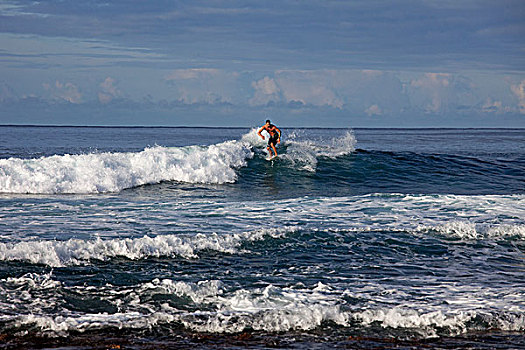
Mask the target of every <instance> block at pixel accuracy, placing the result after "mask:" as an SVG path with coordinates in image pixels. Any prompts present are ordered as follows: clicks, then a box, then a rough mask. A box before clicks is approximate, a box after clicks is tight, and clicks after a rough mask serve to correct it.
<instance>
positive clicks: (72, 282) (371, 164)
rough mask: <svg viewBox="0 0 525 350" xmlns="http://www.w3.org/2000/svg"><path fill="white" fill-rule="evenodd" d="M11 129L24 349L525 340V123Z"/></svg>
mask: <svg viewBox="0 0 525 350" xmlns="http://www.w3.org/2000/svg"><path fill="white" fill-rule="evenodd" d="M2 130H3V129H2V127H0V132H1V131H2ZM9 130H10V132H9V135H11V133H13V132H14V133H15V134H16V133H17V132H18V133H20V134H19V135H18V137H14V136H9V137H11V138H12V141H11V143H12V145H10V146H9V147H8V148H7V149H4V148H2V147H5V146H3V145H0V155H1V154H5V155H8V156H6V157H4V158H3V159H1V160H0V179H1V182H0V183H1V186H2V192H7V193H2V194H0V340H1V341H0V343H2V342H3V343H5V346H6V347H12V348H26V347H34V348H37V347H49V348H52V347H57V346H67V347H70V348H72V347H74V348H86V347H90V346H92V344H94V343H96V344H97V346H98V345H99V344H101V345H100V347H104V348H117V347H119V346H120V347H122V348H125V347H135V348H151V347H158V348H187V347H192V348H210V347H217V346H219V347H224V348H235V347H243V348H244V347H253V348H266V347H282V348H287V347H295V348H321V349H325V348H335V347H347V348H392V347H400V348H420V347H431V348H482V349H483V348H485V349H492V348H498V347H501V344H505V345H508V347H510V348H524V347H525V340H524V338H523V333H524V332H525V304H524V302H523V301H524V300H525V282H524V279H523V275H524V269H525V265H524V263H523V262H524V252H525V190H524V188H525V187H524V186H523V185H524V184H525V171H524V170H525V167H524V159H525V157H524V155H525V145H524V144H523V137H522V136H525V134H524V133H523V132H522V131H498V130H497V131H490V130H489V131H487V130H481V131H479V130H478V131H469V130H463V131H461V132H460V131H454V130H452V131H450V130H449V131H446V130H445V131H443V130H356V131H355V132H352V131H350V130H325V129H315V130H287V131H286V134H285V135H286V138H284V137H283V141H282V143H281V144H280V145H279V148H278V150H279V153H280V155H279V157H278V158H277V159H275V160H273V161H267V160H265V157H266V142H265V141H263V140H262V139H261V138H259V137H258V136H257V134H256V130H246V129H243V130H240V129H239V130H237V131H235V130H218V129H152V130H150V129H146V130H142V129H140V130H135V129H131V130H130V129H115V130H114V129H106V128H103V129H100V130H98V129H97V130H91V129H89V130H83V129H82V130H77V129H75V128H72V129H71V130H70V129H60V128H58V131H60V132H62V133H66V134H67V133H71V134H72V135H70V137H63V138H62V139H64V140H72V141H70V142H72V144H70V145H65V146H64V147H63V148H61V149H60V152H59V148H57V147H56V146H50V147H47V146H45V145H44V144H43V143H39V142H40V141H38V140H35V141H23V142H22V141H19V142H20V143H18V144H17V143H16V142H17V141H16V140H28V137H24V132H26V133H27V132H28V131H27V130H26V129H25V128H14V129H13V130H12V129H9ZM46 130H47V129H38V130H36V131H35V130H34V129H31V130H29V134H31V135H33V134H36V135H41V136H46V135H47V138H46V137H43V138H42V139H43V140H49V139H50V138H54V137H56V134H57V128H49V130H47V131H46ZM46 132H47V134H46ZM85 132H91V133H92V138H91V139H90V140H91V141H90V142H86V141H82V142H81V143H78V144H77V143H76V141H74V140H76V139H82V137H79V136H82V135H84V133H85ZM221 132H222V133H223V134H222V135H219V134H220V133H221ZM234 132H236V133H237V134H234ZM138 135H143V136H142V137H144V138H143V139H141V138H140V137H139V136H138ZM73 136H75V137H73ZM148 137H155V139H153V140H150V139H148ZM157 137H159V138H160V139H163V140H165V141H166V140H170V139H171V138H173V139H177V141H176V142H175V141H174V142H173V143H167V142H161V143H162V144H163V145H164V146H153V147H145V145H148V144H155V142H156V141H157V140H158V139H157ZM99 139H101V141H100V142H101V143H97V142H98V140H99ZM135 139H137V140H141V141H140V142H138V141H137V140H135ZM202 140H208V142H207V144H200V142H201V141H202ZM356 140H357V141H356ZM465 140H470V141H469V142H472V144H470V143H469V142H465ZM475 140H477V141H475ZM146 141H147V142H146ZM154 141H155V142H154ZM56 142H58V141H56ZM26 143H27V144H26ZM91 143H92V145H91ZM85 145H90V147H93V149H90V148H86V147H84V146H85ZM168 145H169V147H168ZM22 146H23V147H22ZM66 194H67V195H66ZM71 194H73V195H71ZM3 343H2V344H3ZM0 347H1V346H0Z"/></svg>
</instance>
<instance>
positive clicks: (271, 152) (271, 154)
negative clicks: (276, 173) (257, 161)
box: [266, 145, 274, 157]
mask: <svg viewBox="0 0 525 350" xmlns="http://www.w3.org/2000/svg"><path fill="white" fill-rule="evenodd" d="M266 149H267V150H268V154H269V155H270V157H273V155H274V153H273V151H272V148H271V147H270V145H268V147H266Z"/></svg>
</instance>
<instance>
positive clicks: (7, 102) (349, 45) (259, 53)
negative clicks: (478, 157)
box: [0, 0, 525, 127]
mask: <svg viewBox="0 0 525 350" xmlns="http://www.w3.org/2000/svg"><path fill="white" fill-rule="evenodd" d="M267 117H268V118H272V119H273V120H274V121H275V122H276V123H278V124H279V125H286V126H298V127H300V126H326V127H525V1H522V0H512V1H511V0H493V1H486V0H475V1H474V0H472V1H471V0H461V1H452V0H439V1H438V0H419V1H415V0H410V1H409V0H401V1H375V0H363V1H329V0H323V1H315V0H307V1H297V0H295V1H288V0H281V1H234V0H228V1H226V0H224V1H222V0H217V1H130V0H126V1H123V0H117V1H109V2H103V1H89V0H87V1H68V0H62V1H40V2H39V1H10V0H2V1H0V124H74V125H201V126H218V125H231V126H254V125H258V124H260V123H261V121H262V120H263V119H266V118H267Z"/></svg>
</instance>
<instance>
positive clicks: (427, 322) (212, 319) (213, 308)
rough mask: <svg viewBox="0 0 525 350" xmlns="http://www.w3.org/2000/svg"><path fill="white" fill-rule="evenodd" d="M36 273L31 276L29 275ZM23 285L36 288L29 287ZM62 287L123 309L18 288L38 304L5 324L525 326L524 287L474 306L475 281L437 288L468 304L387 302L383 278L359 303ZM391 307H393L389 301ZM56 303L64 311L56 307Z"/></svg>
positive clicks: (310, 293) (338, 294) (174, 287)
mask: <svg viewBox="0 0 525 350" xmlns="http://www.w3.org/2000/svg"><path fill="white" fill-rule="evenodd" d="M33 277H34V276H33ZM33 277H31V276H28V278H29V279H31V278H33ZM2 282H4V281H2ZM1 284H2V283H0V287H1ZM24 288H30V287H28V285H25V287H24ZM62 288H64V289H72V291H73V292H74V293H76V294H79V295H85V296H86V297H89V296H90V295H91V297H93V296H95V295H96V297H97V298H100V299H102V300H104V301H105V302H109V303H113V304H115V305H116V306H118V312H115V313H111V314H109V313H103V314H91V313H77V312H71V311H68V310H67V309H64V308H61V301H59V300H55V301H54V303H55V304H54V307H53V308H52V309H51V310H53V311H52V313H49V312H45V310H44V309H42V308H38V307H36V308H35V307H34V305H38V301H34V300H33V299H34V298H25V299H20V295H21V294H20V292H23V291H24V290H20V289H16V290H11V292H9V293H11V294H13V296H14V295H15V294H16V295H17V297H18V299H17V303H22V302H26V303H29V305H31V306H32V307H31V308H25V309H24V310H26V311H27V313H25V312H22V313H19V314H18V315H11V316H6V317H4V318H3V319H4V321H11V322H14V323H15V326H16V327H20V328H22V329H23V328H26V326H28V325H35V326H37V327H38V328H39V329H41V330H42V331H45V332H52V333H55V334H63V333H64V332H68V331H85V330H89V329H97V328H105V327H118V328H143V329H144V328H151V327H155V326H157V325H159V324H169V323H180V324H182V325H184V327H186V328H187V329H190V330H193V331H198V332H211V333H238V332H242V331H245V330H247V329H253V330H262V331H267V332H286V331H291V330H302V331H308V330H313V329H315V328H318V327H320V326H321V325H322V324H323V323H325V322H332V323H334V324H336V325H338V326H340V327H353V326H354V325H355V324H356V323H358V324H360V325H361V326H364V327H369V326H371V325H373V324H377V325H379V326H381V327H383V328H394V329H406V330H409V331H410V332H414V333H415V334H418V336H422V337H435V336H438V335H439V334H448V335H457V334H462V333H465V332H467V331H469V330H480V329H494V328H497V329H500V330H504V331H518V332H519V331H524V330H525V314H524V312H523V311H524V310H523V309H522V308H521V309H510V308H508V306H509V304H515V303H516V302H518V303H519V300H520V299H519V298H520V295H521V298H522V297H523V294H522V293H521V294H520V292H518V293H516V296H515V298H511V299H509V300H505V299H501V298H497V296H498V295H499V294H500V293H501V292H502V291H500V290H497V289H491V288H486V287H483V288H480V289H479V290H475V291H474V294H473V297H474V298H475V299H476V298H477V297H485V298H486V297H487V295H485V296H483V295H480V294H479V293H481V294H486V293H488V295H492V296H493V297H496V299H494V300H493V301H494V302H495V303H498V305H491V304H489V305H487V304H484V303H479V304H476V303H475V304H472V302H471V301H470V298H469V297H468V294H469V293H470V291H469V288H470V287H469V286H465V289H464V290H456V289H455V287H454V286H440V287H439V289H440V290H441V291H442V292H444V293H445V300H447V299H450V298H452V297H453V296H454V295H457V294H458V293H459V295H460V296H463V302H462V303H448V302H443V298H442V297H441V296H440V295H439V294H434V296H435V297H437V300H434V301H432V300H429V299H428V296H426V297H424V298H422V299H421V300H415V299H411V300H409V301H407V300H404V298H405V297H403V298H402V299H401V300H399V301H395V300H387V301H385V302H382V301H381V299H380V298H378V297H377V293H379V292H384V291H385V290H384V288H383V285H382V284H379V283H378V284H376V285H370V286H363V288H361V289H359V288H357V289H356V292H357V295H355V296H354V297H360V298H362V299H363V302H362V303H360V305H359V306H357V305H348V304H347V303H346V302H345V299H344V297H345V295H348V291H341V290H338V289H336V288H332V287H330V286H328V285H325V284H320V283H318V284H317V285H316V286H311V287H310V288H304V287H303V288H294V287H277V286H273V285H267V286H266V287H262V288H253V289H237V290H230V291H228V290H227V288H226V286H224V285H223V283H222V282H220V281H217V280H212V281H199V282H196V283H191V282H183V281H174V280H170V279H164V280H159V279H154V280H152V281H151V282H146V283H143V284H141V285H138V286H135V287H116V286H111V285H105V286H101V287H98V288H92V287H81V286H76V287H67V286H63V287H62ZM430 288H436V287H430ZM423 289H425V287H423ZM93 293H94V294H93ZM449 293H452V294H449ZM381 294H383V293H381ZM394 294H396V293H394ZM155 295H168V296H169V295H175V296H178V297H188V298H189V299H191V303H193V305H186V306H182V309H177V308H175V307H173V306H170V305H169V304H168V303H156V302H155V299H156V298H154V297H153V296H155ZM438 295H439V297H438ZM397 297H401V296H400V295H397ZM367 300H369V302H366V301H367ZM486 300H492V299H486ZM35 303H36V304H35ZM388 304H390V305H392V304H395V305H394V306H385V305H388ZM5 307H7V305H6V306H5ZM57 308H58V310H60V311H58V312H57V311H56V309H57ZM203 308H204V309H205V310H208V311H204V310H203ZM195 309H197V311H194V310H195ZM18 310H20V308H19V309H18ZM443 332H444V333H443Z"/></svg>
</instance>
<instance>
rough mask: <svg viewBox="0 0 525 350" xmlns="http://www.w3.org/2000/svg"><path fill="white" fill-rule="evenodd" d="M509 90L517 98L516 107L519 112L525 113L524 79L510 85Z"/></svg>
mask: <svg viewBox="0 0 525 350" xmlns="http://www.w3.org/2000/svg"><path fill="white" fill-rule="evenodd" d="M510 89H511V91H512V92H513V93H514V95H516V97H517V98H518V108H519V111H520V113H521V114H525V80H522V81H521V82H520V83H519V84H517V85H511V86H510Z"/></svg>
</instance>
